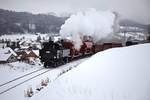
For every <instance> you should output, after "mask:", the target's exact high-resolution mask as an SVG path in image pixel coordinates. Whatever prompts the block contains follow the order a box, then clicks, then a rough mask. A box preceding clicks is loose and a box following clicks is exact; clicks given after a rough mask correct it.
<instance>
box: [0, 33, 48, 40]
mask: <svg viewBox="0 0 150 100" xmlns="http://www.w3.org/2000/svg"><path fill="white" fill-rule="evenodd" d="M39 35H40V36H41V38H43V37H44V38H46V36H47V34H13V35H2V36H1V37H0V39H4V40H11V41H16V40H17V39H19V40H20V39H22V38H25V39H26V40H33V41H34V40H36V39H37V37H38V36H39Z"/></svg>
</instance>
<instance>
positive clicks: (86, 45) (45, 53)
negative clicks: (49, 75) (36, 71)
mask: <svg viewBox="0 0 150 100" xmlns="http://www.w3.org/2000/svg"><path fill="white" fill-rule="evenodd" d="M114 47H122V43H103V44H98V43H93V42H92V40H91V39H88V40H84V41H83V43H82V45H81V47H80V49H79V50H77V49H75V47H74V44H73V43H72V42H71V41H69V40H59V41H57V42H54V41H53V40H50V41H49V42H44V43H43V44H42V49H41V50H40V52H39V56H40V60H41V62H42V63H43V64H44V67H45V68H48V67H57V66H60V65H63V64H65V63H68V62H70V61H72V60H74V59H75V58H78V57H84V56H87V55H92V54H95V53H97V52H99V51H103V50H105V49H109V48H114Z"/></svg>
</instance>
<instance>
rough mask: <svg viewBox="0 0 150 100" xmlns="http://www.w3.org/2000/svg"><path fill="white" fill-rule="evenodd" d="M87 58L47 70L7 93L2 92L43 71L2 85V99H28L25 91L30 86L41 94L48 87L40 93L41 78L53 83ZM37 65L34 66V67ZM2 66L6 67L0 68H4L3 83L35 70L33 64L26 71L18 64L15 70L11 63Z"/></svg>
mask: <svg viewBox="0 0 150 100" xmlns="http://www.w3.org/2000/svg"><path fill="white" fill-rule="evenodd" d="M87 59H88V58H84V59H81V60H78V61H73V62H71V63H68V64H66V65H63V66H60V67H58V68H54V69H50V71H49V72H47V73H45V74H43V75H40V76H38V77H35V78H33V79H32V80H29V81H27V82H25V83H23V84H21V85H19V86H17V87H15V88H13V89H11V90H10V91H7V92H5V93H2V92H3V91H5V90H7V89H9V88H11V87H13V86H15V85H17V84H19V83H21V82H23V81H25V80H27V79H29V78H32V77H34V76H36V75H38V74H39V73H41V72H38V73H36V74H32V76H31V75H29V76H27V77H25V78H21V79H20V80H17V81H15V82H12V83H10V84H7V85H6V86H2V87H1V86H0V99H2V100H9V99H10V98H13V99H14V100H22V99H27V97H25V96H24V91H26V90H27V89H28V88H29V87H32V88H33V91H34V94H35V95H36V94H40V93H41V92H42V91H44V90H45V89H46V88H45V89H43V90H42V91H40V92H39V93H38V91H37V90H36V88H37V87H40V85H41V80H46V79H47V78H48V79H49V81H50V83H51V82H53V81H55V80H56V79H57V78H58V77H59V76H60V75H61V74H63V73H64V72H66V71H67V70H70V69H71V68H74V67H76V66H77V65H78V64H80V63H82V62H83V61H85V60H87ZM12 65H14V67H17V64H12ZM23 65H24V68H27V67H26V66H25V64H23ZM36 66H37V69H39V68H41V67H38V65H36ZM36 66H34V68H35V67H36ZM1 67H4V68H2V69H0V70H2V71H1V72H0V75H1V76H3V77H1V81H2V82H1V84H2V83H5V82H6V81H10V80H12V79H14V78H16V77H19V76H21V75H24V74H27V73H29V72H31V71H33V69H34V68H33V66H32V68H33V69H32V68H31V66H28V67H29V68H27V70H25V71H22V70H21V69H22V68H20V67H21V66H20V67H19V66H18V67H17V68H18V69H15V70H14V69H10V66H9V65H5V66H3V65H1ZM22 67H23V66H22ZM4 69H6V71H4ZM34 70H35V69H34ZM46 70H48V69H44V70H43V71H42V72H44V71H46ZM3 71H4V72H3ZM12 74H13V75H12ZM7 76H9V77H7ZM49 86H50V84H49V85H48V86H47V87H49ZM1 93H2V94H1Z"/></svg>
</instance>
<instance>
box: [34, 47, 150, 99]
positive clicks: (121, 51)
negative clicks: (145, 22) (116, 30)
mask: <svg viewBox="0 0 150 100" xmlns="http://www.w3.org/2000/svg"><path fill="white" fill-rule="evenodd" d="M149 51H150V44H142V45H135V46H130V47H124V48H114V49H108V50H105V51H103V52H99V53H97V54H95V55H94V56H92V57H91V58H90V59H89V60H87V61H85V62H83V63H82V64H80V65H79V66H77V67H76V68H74V69H73V70H71V71H69V72H67V73H66V74H64V75H62V76H61V77H59V78H58V79H57V80H55V81H54V82H53V83H51V85H50V86H49V87H48V89H46V91H43V92H42V93H41V94H39V95H36V96H33V97H32V100H40V99H39V98H42V99H44V100H50V99H52V100H149V98H150V95H149V93H150V63H149V58H150V52H149ZM49 94H51V95H49ZM62 97H63V98H62Z"/></svg>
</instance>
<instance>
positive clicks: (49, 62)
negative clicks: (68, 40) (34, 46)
mask: <svg viewBox="0 0 150 100" xmlns="http://www.w3.org/2000/svg"><path fill="white" fill-rule="evenodd" d="M62 42H63V41H58V42H53V41H49V42H44V43H43V47H42V49H41V50H40V53H39V56H40V59H41V62H43V64H44V67H57V66H59V65H62V64H64V63H67V62H68V59H69V54H70V50H69V49H66V48H64V46H63V44H62Z"/></svg>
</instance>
